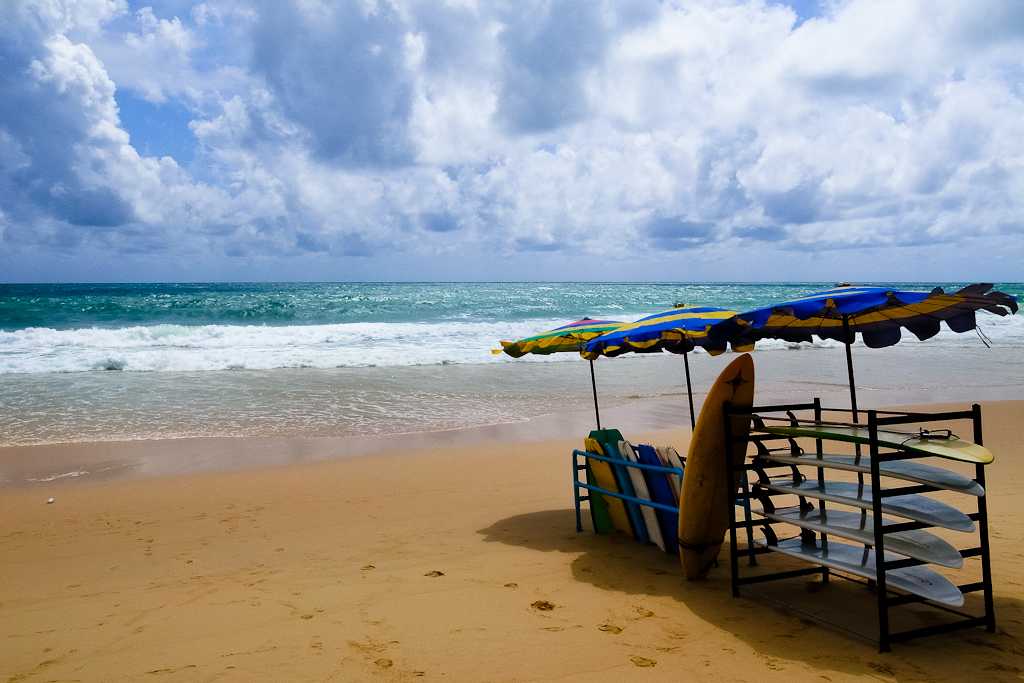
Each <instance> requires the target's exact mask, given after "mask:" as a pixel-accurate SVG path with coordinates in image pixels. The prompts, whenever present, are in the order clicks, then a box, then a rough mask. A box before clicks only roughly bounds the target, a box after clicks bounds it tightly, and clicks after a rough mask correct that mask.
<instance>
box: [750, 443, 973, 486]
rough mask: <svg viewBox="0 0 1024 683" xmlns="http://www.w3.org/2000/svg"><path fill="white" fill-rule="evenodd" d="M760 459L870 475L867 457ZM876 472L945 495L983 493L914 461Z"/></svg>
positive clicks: (889, 465)
mask: <svg viewBox="0 0 1024 683" xmlns="http://www.w3.org/2000/svg"><path fill="white" fill-rule="evenodd" d="M762 457H763V458H764V459H766V460H771V461H773V462H777V463H781V464H783V465H807V466H808V467H827V468H830V469H834V470H844V471H846V472H865V473H867V472H871V461H870V460H869V459H868V458H869V456H866V455H862V456H861V458H860V462H859V463H858V462H856V458H855V456H852V455H830V454H829V455H823V456H822V457H821V458H818V457H817V456H816V455H814V454H813V453H807V454H805V455H800V456H793V455H783V454H781V453H772V454H771V455H769V456H767V457H765V456H762ZM878 470H879V473H880V474H883V475H885V476H886V477H892V478H893V479H903V480H905V481H913V482H916V483H918V484H926V485H928V486H934V487H935V488H937V489H947V490H949V491H957V492H959V493H966V494H968V495H970V496H978V497H980V496H984V495H985V489H984V488H982V487H981V484H979V483H978V482H976V481H974V480H973V479H971V478H970V477H965V476H964V475H962V474H959V473H957V472H951V471H949V470H947V469H943V468H942V467H935V466H934V465H926V464H924V463H923V462H917V461H915V460H891V461H888V462H881V463H879V464H878Z"/></svg>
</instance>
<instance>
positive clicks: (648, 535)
mask: <svg viewBox="0 0 1024 683" xmlns="http://www.w3.org/2000/svg"><path fill="white" fill-rule="evenodd" d="M584 447H585V448H586V450H587V452H589V453H596V454H597V455H603V456H605V457H607V458H612V459H614V460H622V461H624V462H634V463H641V464H644V465H656V466H660V467H674V468H678V469H680V470H681V469H682V468H683V462H682V459H681V458H680V457H679V453H677V452H676V450H675V449H674V448H672V447H671V446H657V447H655V446H648V445H646V444H640V445H638V446H635V447H634V446H633V445H632V444H630V443H629V442H628V441H626V440H624V439H623V438H622V434H621V433H619V430H617V429H601V430H595V431H592V432H590V436H589V437H587V438H586V439H585V440H584ZM586 475H587V482H588V483H589V484H591V485H594V486H599V487H601V488H603V489H607V490H608V491H612V492H615V493H622V494H624V495H627V496H633V497H635V498H641V499H643V500H650V501H653V502H655V503H661V504H663V505H669V506H672V507H678V505H679V490H680V487H681V483H682V482H681V478H680V477H679V476H678V475H675V474H665V473H662V472H650V471H647V470H642V469H640V468H638V467H627V466H625V465H614V464H612V463H607V462H604V461H603V460H594V459H592V458H588V459H587V472H586ZM590 515H591V520H592V521H593V523H594V530H595V531H596V532H597V533H609V532H611V531H612V530H615V529H617V530H619V531H622V532H624V533H626V534H628V535H630V536H632V537H633V538H636V539H637V540H638V541H640V542H641V543H647V542H651V543H654V544H655V545H657V546H658V547H659V548H661V549H662V550H664V551H665V552H668V553H675V552H676V515H674V514H672V513H670V512H667V511H665V510H656V509H655V508H652V507H648V506H645V505H637V504H636V503H632V502H629V501H624V500H621V499H619V498H613V497H611V496H602V495H601V494H599V493H596V492H593V491H592V492H591V493H590Z"/></svg>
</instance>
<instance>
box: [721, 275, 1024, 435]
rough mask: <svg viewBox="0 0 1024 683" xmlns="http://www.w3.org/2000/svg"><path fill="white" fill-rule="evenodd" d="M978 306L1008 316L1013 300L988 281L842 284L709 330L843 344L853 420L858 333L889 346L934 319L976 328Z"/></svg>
mask: <svg viewBox="0 0 1024 683" xmlns="http://www.w3.org/2000/svg"><path fill="white" fill-rule="evenodd" d="M979 310H984V311H988V312H990V313H995V314H996V315H1001V316H1002V315H1009V314H1011V313H1016V312H1017V299H1016V297H1013V296H1011V295H1009V294H1005V293H1003V292H998V291H992V285H990V284H974V285H968V286H967V287H964V288H963V289H961V290H959V291H957V292H953V293H951V294H947V293H946V292H944V291H943V290H942V288H941V287H936V288H935V289H933V290H932V291H930V292H912V291H899V290H894V289H890V288H888V287H854V286H850V285H844V286H839V287H836V288H835V289H830V290H828V291H825V292H818V293H816V294H811V295H809V296H805V297H802V298H800V299H794V300H792V301H785V302H782V303H778V304H773V305H771V306H765V307H763V308H755V309H754V310H751V311H746V312H744V313H740V314H739V315H737V316H736V317H735V318H733V319H731V320H729V321H727V322H726V323H725V324H723V325H719V326H716V327H715V328H714V329H713V333H712V334H713V336H717V335H720V336H721V338H722V339H734V340H735V339H746V340H749V341H756V340H758V339H766V338H772V339H784V340H786V341H794V342H801V341H811V339H812V337H813V335H817V336H818V337H820V338H822V339H834V340H836V341H840V342H843V344H845V345H846V366H847V373H848V375H849V380H850V404H851V406H850V407H851V408H852V413H853V417H854V419H855V420H856V419H857V389H856V385H855V383H854V379H853V356H852V354H851V351H850V345H851V344H853V342H854V340H855V339H856V336H857V334H858V333H860V335H861V338H862V339H863V340H864V344H865V345H867V346H869V347H871V348H883V347H886V346H892V345H893V344H896V343H897V342H899V341H900V339H901V337H902V331H901V330H903V329H906V330H909V331H910V332H911V333H912V334H913V335H914V336H915V337H917V338H918V339H920V340H925V339H928V338H930V337H934V336H935V335H936V334H938V332H939V327H940V323H942V322H945V323H946V326H947V327H949V329H951V330H953V331H954V332H968V331H970V330H973V329H975V328H976V327H977V321H976V320H975V313H976V312H977V311H979Z"/></svg>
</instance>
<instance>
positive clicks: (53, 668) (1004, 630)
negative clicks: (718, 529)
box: [0, 401, 1024, 681]
mask: <svg viewBox="0 0 1024 683" xmlns="http://www.w3.org/2000/svg"><path fill="white" fill-rule="evenodd" d="M984 415H985V433H986V443H987V444H988V445H989V447H990V448H991V449H992V450H993V451H994V452H995V453H996V456H997V460H996V462H995V463H994V464H993V465H992V466H991V468H990V470H989V505H990V515H991V522H990V531H991V537H992V547H993V571H994V576H995V586H996V591H995V596H996V609H997V620H998V624H999V630H998V633H996V634H994V635H993V634H988V633H986V632H984V631H983V630H981V629H978V630H972V631H966V632H962V633H959V634H954V635H947V636H940V637H934V638H929V639H925V640H921V641H916V642H914V643H912V644H908V645H903V646H897V647H896V649H895V651H894V652H893V653H891V654H886V655H879V654H877V652H876V650H875V647H874V646H873V645H872V644H870V643H868V642H865V641H863V640H860V639H858V638H855V637H851V636H850V635H849V634H848V633H846V632H844V631H841V630H838V629H850V630H854V631H860V632H863V633H868V634H870V633H871V632H872V628H873V619H874V610H873V596H872V594H871V593H869V592H867V590H866V589H865V588H863V587H861V586H858V585H854V584H850V583H847V582H842V581H834V582H833V583H832V584H830V585H829V586H828V587H827V588H823V587H822V586H820V584H818V583H817V582H816V581H812V580H804V579H794V580H791V581H786V582H779V583H776V584H773V585H771V586H765V587H764V588H763V589H761V588H758V589H756V590H755V589H753V588H751V589H748V591H747V595H746V597H743V598H740V599H733V598H732V597H731V596H730V594H729V590H728V573H727V571H726V570H725V569H724V565H723V568H720V569H717V570H715V571H713V572H712V575H711V576H710V578H709V579H708V580H706V581H702V582H696V583H686V582H684V581H683V580H682V577H681V573H680V571H679V568H678V564H677V562H678V561H677V560H676V559H675V558H673V557H669V556H666V555H664V554H662V553H660V552H659V551H658V550H657V549H656V548H655V547H653V546H639V545H637V544H636V543H634V542H632V541H631V540H629V539H627V538H624V537H621V536H614V535H613V536H595V535H594V534H592V533H590V532H589V530H588V531H585V532H584V533H581V534H577V533H575V530H574V516H573V510H572V493H571V488H570V485H569V472H570V468H569V457H568V456H569V451H570V449H571V448H573V447H575V446H577V441H578V440H577V439H572V440H565V439H552V438H550V436H549V435H548V434H547V432H546V431H545V430H544V429H537V430H535V431H534V432H533V433H532V434H531V433H530V431H531V430H529V428H526V431H525V432H523V433H522V434H521V437H522V438H519V439H518V440H516V439H511V440H509V439H495V438H494V435H493V434H492V435H490V436H489V437H488V435H486V434H477V435H472V436H466V435H463V436H461V437H454V438H453V437H452V436H451V435H449V437H448V438H447V439H445V438H441V437H422V436H419V435H412V436H408V437H402V438H401V439H403V440H404V442H402V443H391V444H389V445H386V446H382V447H381V448H378V449H375V451H374V452H373V453H372V454H370V455H369V456H368V457H356V458H338V459H331V460H326V461H315V460H316V458H313V457H311V458H308V459H304V458H297V460H300V461H301V462H295V463H292V464H276V465H275V466H272V467H250V468H249V469H242V470H233V471H217V472H201V471H200V472H192V473H189V474H175V475H164V476H152V477H148V478H138V477H130V478H120V479H118V478H114V479H110V480H102V479H94V480H92V481H90V480H89V478H82V479H80V480H77V481H73V482H70V483H69V482H68V481H67V480H58V481H52V482H48V483H36V484H33V485H22V486H8V487H6V488H3V489H0V520H2V521H0V557H2V558H3V561H2V563H0V680H16V681H34V680H40V681H43V680H89V681H91V680H96V681H100V680H103V681H106V680H147V679H150V678H152V679H154V680H181V681H196V680H200V681H213V680H254V679H261V680H339V681H340V680H344V681H349V680H378V679H379V680H407V679H421V678H422V679H427V680H438V679H448V680H459V681H461V680H473V681H477V680H503V681H505V680H507V681H512V680H517V681H518V680H587V681H593V680H640V679H650V680H680V679H684V678H685V679H686V680H697V681H705V680H706V681H711V680H715V681H723V680H747V681H761V680H780V681H782V680H793V679H809V680H822V681H824V680H832V681H837V680H848V679H854V678H868V679H872V680H925V679H927V680H937V679H941V680H962V679H967V678H977V677H978V676H984V677H985V678H986V679H989V680H1010V679H1017V678H1020V677H1021V676H1022V675H1024V551H1022V550H1021V547H1022V544H1024V528H1022V525H1021V524H1020V516H1021V512H1022V503H1021V497H1020V495H1019V491H1020V489H1021V487H1022V486H1024V449H1022V448H1021V446H1020V444H1019V440H1018V437H1017V436H1016V435H1017V434H1018V433H1019V429H1020V425H1021V424H1024V402H1021V401H1006V402H993V403H986V404H984ZM552 419H556V418H552ZM580 419H581V420H582V419H583V418H580ZM609 419H612V418H611V417H610V418H609ZM527 424H529V423H527ZM581 426H582V425H578V424H576V423H571V424H569V425H567V428H569V429H576V430H577V431H579V432H580V435H581V436H582V431H581V430H580V429H579V427H581ZM583 429H585V427H584V428H583ZM563 433H564V432H563ZM627 436H628V437H629V438H631V439H633V440H635V441H644V440H650V441H653V442H655V443H671V444H673V445H675V446H676V447H677V448H679V449H680V450H683V449H685V446H686V440H687V437H688V433H687V430H667V431H666V430H656V431H655V430H647V431H646V432H644V431H643V430H634V431H632V432H630V433H628V434H627ZM459 438H463V439H467V440H468V441H466V442H462V443H460V442H459ZM89 447H90V446H81V448H89ZM92 447H97V446H95V445H94V446H92ZM125 447H126V448H127V446H125ZM161 447H162V448H171V446H169V445H167V444H165V445H163V446H161ZM194 447H195V448H196V450H197V452H201V451H202V448H201V447H200V446H198V445H197V446H194ZM52 448H54V449H56V450H57V451H59V449H60V448H61V447H52ZM65 448H66V447H65ZM217 448H220V449H223V450H224V451H225V452H227V451H231V450H232V449H234V457H235V458H236V459H238V460H239V461H246V458H247V455H248V454H251V450H252V448H253V443H252V442H250V441H248V440H246V439H235V440H223V443H219V445H218V446H217ZM410 449H411V450H410ZM55 452H56V451H55ZM210 457H211V458H216V457H220V456H216V455H210ZM155 459H156V460H159V458H155ZM273 462H274V463H279V462H280V460H274V461H273ZM153 474H160V473H159V472H157V473H153ZM49 496H54V497H56V502H55V503H54V504H53V505H47V504H46V503H45V501H46V498H47V497H49ZM584 516H585V517H586V515H584ZM722 559H725V557H724V556H723V558H722ZM771 560H772V561H775V562H777V563H778V564H776V565H773V566H782V565H783V564H784V562H783V561H782V560H776V558H771ZM976 562H977V560H968V565H969V567H968V568H967V570H966V571H970V570H971V569H972V568H973V569H974V570H975V571H976V564H975V563H976ZM773 600H778V601H783V602H786V603H792V604H795V605H796V606H797V607H798V608H799V609H800V610H807V611H812V612H816V613H818V614H819V615H820V614H823V613H827V614H830V615H832V617H833V618H834V619H835V622H836V626H837V629H825V628H822V627H820V626H819V625H817V624H815V623H814V622H812V621H810V620H808V619H806V618H804V617H803V616H801V614H800V613H799V612H797V611H794V610H792V609H785V610H784V609H780V608H779V607H777V606H775V604H774V603H773V602H772V601H773ZM971 606H972V605H971V604H969V605H968V607H971ZM973 606H974V607H976V605H973ZM906 614H907V619H909V621H910V622H911V623H915V624H917V623H927V620H928V619H932V618H933V617H932V616H931V615H932V613H931V612H922V611H920V610H919V609H916V608H915V609H910V610H908V612H907V613H906Z"/></svg>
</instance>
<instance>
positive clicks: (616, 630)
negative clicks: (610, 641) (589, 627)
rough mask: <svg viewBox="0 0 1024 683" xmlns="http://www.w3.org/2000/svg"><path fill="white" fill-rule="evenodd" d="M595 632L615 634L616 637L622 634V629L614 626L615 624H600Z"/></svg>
mask: <svg viewBox="0 0 1024 683" xmlns="http://www.w3.org/2000/svg"><path fill="white" fill-rule="evenodd" d="M597 630H598V631H604V632H605V633H613V634H616V635H618V634H619V633H622V628H621V627H619V626H616V625H615V624H601V625H600V626H598V627H597Z"/></svg>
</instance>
